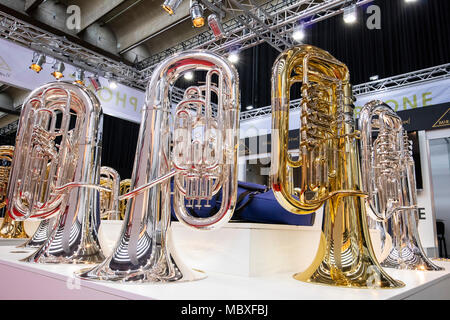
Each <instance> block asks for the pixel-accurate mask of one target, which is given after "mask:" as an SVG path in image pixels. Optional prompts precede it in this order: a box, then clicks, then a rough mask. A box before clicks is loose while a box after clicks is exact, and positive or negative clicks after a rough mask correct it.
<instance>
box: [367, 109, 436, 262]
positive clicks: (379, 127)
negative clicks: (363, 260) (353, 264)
mask: <svg viewBox="0 0 450 320" xmlns="http://www.w3.org/2000/svg"><path fill="white" fill-rule="evenodd" d="M359 128H360V130H361V166H362V169H363V170H362V181H363V190H364V191H366V192H367V193H368V198H367V199H366V201H367V207H368V215H369V217H368V218H369V219H370V220H371V221H373V222H375V224H376V226H377V227H378V228H379V230H380V231H381V233H382V235H389V236H390V238H391V239H392V246H391V249H390V252H389V255H388V256H387V257H386V258H385V259H384V261H382V262H381V265H382V266H383V267H389V268H396V269H410V270H443V268H441V267H438V266H436V265H435V264H434V263H432V262H431V260H430V259H428V258H427V256H426V255H425V253H424V250H423V248H422V244H421V242H420V237H419V233H418V230H417V227H418V222H419V219H418V217H419V216H418V212H417V191H416V179H415V170H414V159H413V158H412V147H411V142H410V141H409V139H408V135H407V133H406V131H405V130H404V128H403V123H402V119H401V118H400V117H399V116H398V115H397V114H396V113H395V112H394V110H392V109H391V107H389V106H388V105H387V104H385V103H383V102H382V101H378V100H375V101H371V102H369V103H367V104H366V105H365V106H364V107H363V108H362V110H361V113H360V118H359ZM383 238H386V237H383V236H382V239H383Z"/></svg>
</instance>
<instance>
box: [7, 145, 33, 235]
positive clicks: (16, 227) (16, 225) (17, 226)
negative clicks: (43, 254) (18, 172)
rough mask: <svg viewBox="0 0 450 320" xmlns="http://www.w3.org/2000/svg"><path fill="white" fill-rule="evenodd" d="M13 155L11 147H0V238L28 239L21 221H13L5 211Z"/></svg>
mask: <svg viewBox="0 0 450 320" xmlns="http://www.w3.org/2000/svg"><path fill="white" fill-rule="evenodd" d="M13 155H14V147H13V146H0V161H1V163H0V209H3V210H5V216H4V218H3V223H2V225H1V226H0V238H7V239H21V238H28V237H29V236H28V235H27V233H26V232H25V227H24V225H23V221H14V220H13V219H11V217H10V215H9V212H8V211H7V210H6V197H7V193H6V191H7V189H8V181H9V173H10V171H11V161H12V157H13Z"/></svg>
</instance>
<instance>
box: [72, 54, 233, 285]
mask: <svg viewBox="0 0 450 320" xmlns="http://www.w3.org/2000/svg"><path fill="white" fill-rule="evenodd" d="M194 71H198V74H199V76H202V75H204V74H206V79H205V84H204V85H201V86H192V87H189V88H187V89H186V91H185V93H184V97H183V100H182V101H181V102H180V103H178V105H177V106H176V107H175V108H172V105H171V102H170V95H169V89H170V86H171V85H173V84H174V83H175V81H176V80H177V79H178V78H179V77H180V76H182V75H183V74H184V73H186V72H194ZM238 90H239V86H238V75H237V72H236V70H235V69H234V67H233V66H232V65H230V63H229V62H228V61H227V60H226V59H224V58H222V57H220V56H218V55H216V54H213V53H210V52H208V51H202V50H192V51H185V52H181V53H178V54H175V55H174V56H172V57H169V58H167V59H166V60H164V61H163V62H161V64H159V65H158V66H157V68H156V69H155V70H154V71H153V73H152V77H151V79H150V82H149V84H148V87H147V92H146V102H145V107H144V110H143V115H142V121H141V126H140V133H139V139H138V143H137V146H138V147H137V150H136V157H135V161H134V169H133V175H132V179H131V191H130V192H129V193H127V194H125V195H123V196H122V197H121V199H122V200H123V199H128V203H127V209H126V214H125V222H124V226H123V229H122V234H121V236H120V238H119V241H118V242H117V243H116V248H115V250H114V251H113V254H112V255H111V256H110V257H108V258H107V259H106V260H105V261H104V262H103V263H101V264H100V265H99V266H97V267H95V268H93V269H90V270H84V271H81V272H80V273H79V274H78V276H79V277H81V278H83V279H91V280H110V281H122V282H157V281H163V282H167V281H190V280H196V279H200V278H204V274H203V273H199V272H197V271H194V270H192V269H190V268H189V267H187V266H186V265H184V263H183V262H182V261H181V260H180V259H179V257H178V256H177V255H176V252H175V250H174V245H173V243H172V240H171V234H170V230H171V229H170V216H171V202H172V201H173V209H174V211H175V213H176V215H177V217H178V220H179V221H180V222H181V223H183V224H184V225H187V226H189V227H192V228H195V229H203V230H209V229H213V228H216V227H219V226H220V225H223V224H224V223H227V222H228V221H229V219H230V218H231V216H232V214H233V212H234V208H235V204H236V195H237V159H238V158H237V156H238V154H237V151H238V145H239V142H238V129H239V107H240V106H239V91H238ZM214 103H216V104H217V109H215V110H214V109H213V104H214ZM171 177H173V178H174V179H173V200H171V183H170V178H171ZM218 192H221V194H222V202H221V207H220V209H219V210H218V211H217V213H215V214H214V215H212V216H210V217H208V218H197V217H193V216H191V215H190V213H189V211H188V210H190V209H193V208H198V207H202V206H209V201H210V200H211V199H212V197H213V195H215V194H217V193H218Z"/></svg>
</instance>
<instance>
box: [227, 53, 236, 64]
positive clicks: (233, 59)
mask: <svg viewBox="0 0 450 320" xmlns="http://www.w3.org/2000/svg"><path fill="white" fill-rule="evenodd" d="M228 61H230V62H231V63H236V62H238V61H239V54H238V53H237V52H231V53H230V55H229V56H228Z"/></svg>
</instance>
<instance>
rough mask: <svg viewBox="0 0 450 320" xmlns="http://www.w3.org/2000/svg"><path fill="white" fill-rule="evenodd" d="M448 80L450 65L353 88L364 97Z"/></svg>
mask: <svg viewBox="0 0 450 320" xmlns="http://www.w3.org/2000/svg"><path fill="white" fill-rule="evenodd" d="M447 78H450V63H447V64H442V65H440V66H436V67H431V68H427V69H422V70H418V71H414V72H409V73H405V74H402V75H398V76H394V77H389V78H385V79H381V80H375V81H371V82H367V83H363V84H360V85H357V86H354V87H353V94H354V95H364V94H368V93H372V92H382V91H386V90H392V89H395V88H398V87H405V86H408V85H415V84H418V83H424V82H427V81H434V80H439V79H447Z"/></svg>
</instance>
